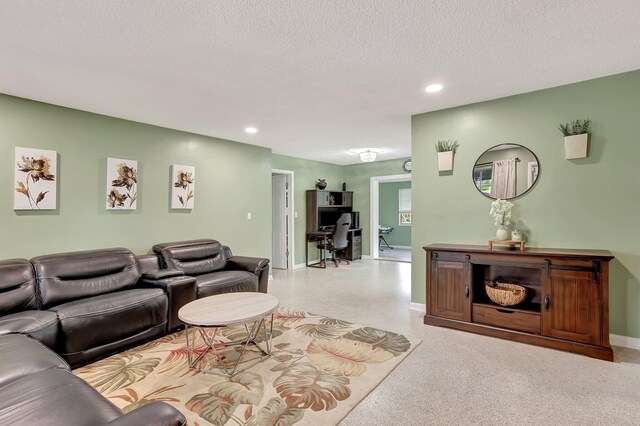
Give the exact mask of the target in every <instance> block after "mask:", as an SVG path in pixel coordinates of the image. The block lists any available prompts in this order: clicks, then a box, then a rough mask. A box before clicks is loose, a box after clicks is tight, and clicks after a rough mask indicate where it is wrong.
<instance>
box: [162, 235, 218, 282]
mask: <svg viewBox="0 0 640 426" xmlns="http://www.w3.org/2000/svg"><path fill="white" fill-rule="evenodd" d="M153 251H154V252H156V253H158V254H159V255H160V259H161V261H162V264H163V265H162V266H163V267H165V268H174V269H179V270H181V271H183V272H184V273H185V274H187V275H192V276H193V275H202V274H206V273H209V272H214V271H218V270H220V269H224V268H225V267H226V266H227V260H226V257H225V250H224V247H223V245H222V244H220V243H219V242H218V241H216V240H210V239H203V240H191V241H178V242H174V243H164V244H156V245H155V246H153Z"/></svg>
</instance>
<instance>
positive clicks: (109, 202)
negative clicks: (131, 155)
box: [106, 158, 138, 210]
mask: <svg viewBox="0 0 640 426" xmlns="http://www.w3.org/2000/svg"><path fill="white" fill-rule="evenodd" d="M106 207H107V210H136V209H137V207H138V162H137V161H135V160H124V159H122V158H107V194H106Z"/></svg>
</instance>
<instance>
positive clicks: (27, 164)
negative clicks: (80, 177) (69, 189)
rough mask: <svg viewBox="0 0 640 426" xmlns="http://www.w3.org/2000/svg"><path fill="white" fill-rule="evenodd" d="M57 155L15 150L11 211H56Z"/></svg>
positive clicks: (21, 149) (29, 150)
mask: <svg viewBox="0 0 640 426" xmlns="http://www.w3.org/2000/svg"><path fill="white" fill-rule="evenodd" d="M57 180H58V153H57V152H56V151H49V150H46V149H34V148H22V147H16V148H15V173H14V182H15V184H14V185H15V187H14V191H13V209H14V210H55V209H56V208H57V207H58V191H57V184H58V182H57Z"/></svg>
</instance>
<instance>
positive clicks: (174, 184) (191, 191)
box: [171, 164, 196, 209]
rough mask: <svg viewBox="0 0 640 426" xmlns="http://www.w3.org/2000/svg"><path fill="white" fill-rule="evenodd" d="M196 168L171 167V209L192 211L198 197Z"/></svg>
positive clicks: (175, 165)
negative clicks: (196, 191)
mask: <svg viewBox="0 0 640 426" xmlns="http://www.w3.org/2000/svg"><path fill="white" fill-rule="evenodd" d="M195 190H196V168H195V167H193V166H181V165H179V164H173V165H172V166H171V208H172V209H192V208H193V207H194V205H195V197H196V195H195V194H196V193H195Z"/></svg>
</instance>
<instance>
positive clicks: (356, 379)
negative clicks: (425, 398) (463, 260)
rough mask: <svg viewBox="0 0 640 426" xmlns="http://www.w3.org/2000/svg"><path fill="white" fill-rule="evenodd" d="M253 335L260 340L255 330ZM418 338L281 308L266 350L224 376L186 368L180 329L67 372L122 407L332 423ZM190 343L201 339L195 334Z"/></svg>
mask: <svg viewBox="0 0 640 426" xmlns="http://www.w3.org/2000/svg"><path fill="white" fill-rule="evenodd" d="M221 332H222V341H234V340H239V339H241V338H243V337H245V336H246V332H245V328H244V326H233V327H227V328H224V329H222V330H221ZM257 340H258V341H259V342H260V341H264V335H259V336H258V339H257ZM419 343H420V341H419V340H411V339H408V338H407V337H405V336H403V335H400V334H397V333H392V332H389V331H384V330H379V329H375V328H371V327H363V326H359V325H356V324H352V323H348V322H346V321H341V320H337V319H333V318H327V317H323V316H320V315H314V314H309V313H307V312H304V311H299V310H295V309H288V308H282V307H281V308H279V309H278V310H277V311H276V313H275V315H274V321H273V350H272V356H271V358H269V359H268V360H266V361H264V362H262V363H260V364H258V365H256V366H254V367H252V368H250V369H249V370H247V371H245V372H243V373H240V374H237V375H236V376H235V377H233V378H224V377H220V376H217V375H211V374H205V373H200V372H197V371H194V370H190V369H189V368H188V366H187V351H186V348H185V333H184V331H182V332H178V333H174V334H171V335H168V336H165V337H162V338H160V339H158V340H155V341H153V342H150V343H147V344H144V345H142V346H139V347H136V348H133V349H130V350H128V351H126V352H123V353H120V354H117V355H114V356H111V357H109V358H106V359H103V360H100V361H98V362H95V363H93V364H90V365H87V366H84V367H81V368H79V369H77V370H75V371H74V374H76V375H77V376H79V377H81V378H82V379H84V380H86V381H87V382H88V383H89V384H91V385H92V386H93V387H94V388H95V389H97V390H98V391H99V392H100V393H101V394H103V395H104V396H106V397H107V398H108V399H109V400H111V401H112V402H113V403H114V404H115V405H117V406H118V407H120V408H121V409H122V410H123V411H125V412H128V411H131V410H133V409H135V408H137V407H140V406H142V405H144V404H147V403H149V402H154V401H164V402H167V403H169V404H171V405H173V406H174V407H176V408H177V409H178V410H180V411H181V412H182V413H183V414H184V415H185V416H186V417H187V420H188V424H189V425H193V426H204V425H211V424H213V425H248V426H258V425H279V426H286V425H293V424H297V425H303V424H307V425H318V424H322V425H331V424H337V423H338V422H340V420H342V419H343V418H344V416H346V415H347V414H348V413H349V411H351V410H352V409H353V407H355V406H356V405H357V404H358V403H359V402H360V401H362V399H363V398H364V397H365V396H367V395H368V394H369V392H371V391H372V390H373V389H374V388H375V387H376V386H377V385H378V384H379V383H380V382H381V381H382V380H383V379H384V378H385V377H386V376H387V375H388V374H389V373H390V372H391V370H393V369H394V368H395V367H396V366H397V365H398V364H399V363H400V362H401V361H402V360H403V359H404V357H406V356H407V355H408V354H409V353H410V352H411V351H412V350H413V349H414V348H415V346H417V345H418V344H419ZM199 344H200V347H204V342H202V341H200V342H199ZM248 350H251V351H254V352H255V354H245V356H244V357H243V360H242V362H243V363H245V362H251V360H252V359H255V356H257V354H258V352H257V348H255V347H249V349H248ZM222 354H223V358H224V359H225V362H228V361H229V360H233V359H237V357H238V356H239V348H238V347H234V346H229V347H228V348H227V349H225V350H223V352H222ZM245 358H246V359H245ZM214 359H215V358H213V356H211V357H209V358H208V359H204V360H203V362H209V363H214V362H215V361H214Z"/></svg>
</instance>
